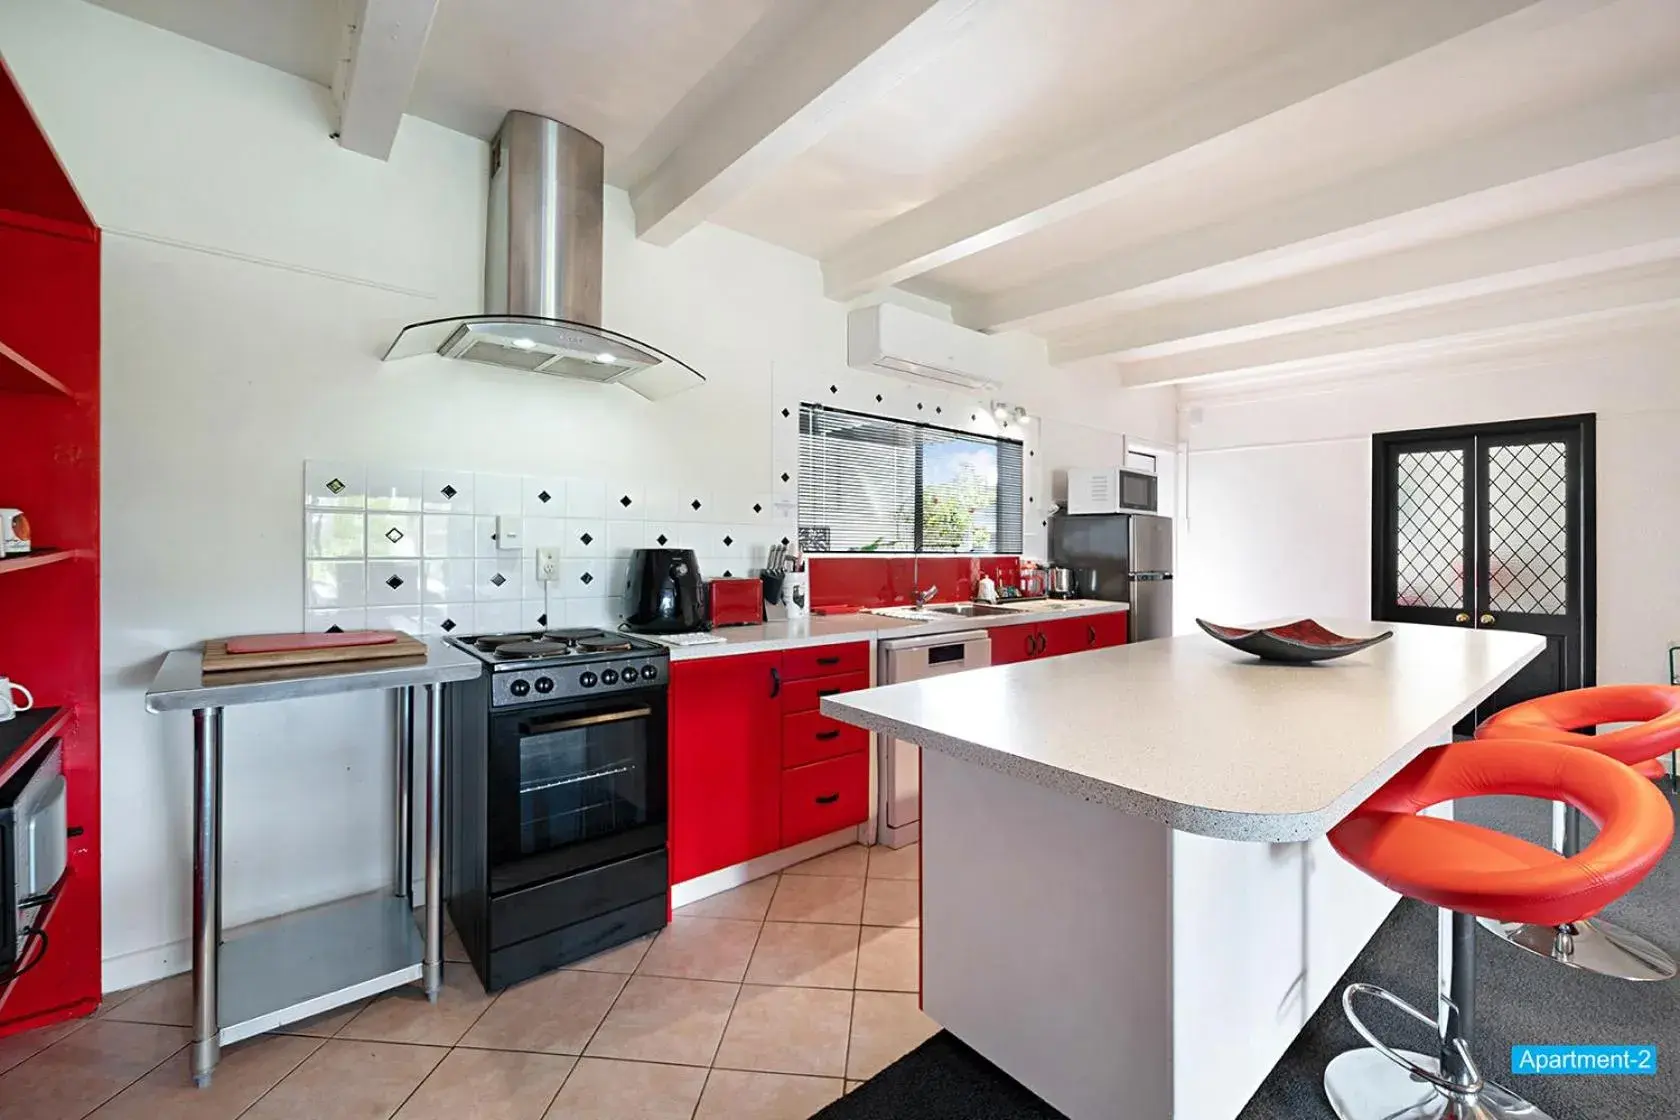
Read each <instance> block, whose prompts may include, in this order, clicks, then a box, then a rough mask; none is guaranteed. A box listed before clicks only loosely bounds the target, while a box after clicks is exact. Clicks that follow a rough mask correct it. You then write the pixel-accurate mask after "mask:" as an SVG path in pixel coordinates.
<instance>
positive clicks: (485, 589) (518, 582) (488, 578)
mask: <svg viewBox="0 0 1680 1120" xmlns="http://www.w3.org/2000/svg"><path fill="white" fill-rule="evenodd" d="M520 567H521V564H520V557H519V555H518V554H517V553H509V554H508V556H507V558H506V559H504V560H475V561H473V594H472V598H473V601H474V602H478V603H483V602H486V601H489V600H496V601H513V602H517V601H519V599H521V598H523V590H524V587H525V579H524V574H523V573H522V572H521V571H520Z"/></svg>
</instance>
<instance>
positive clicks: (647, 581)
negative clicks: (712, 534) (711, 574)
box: [624, 548, 706, 634]
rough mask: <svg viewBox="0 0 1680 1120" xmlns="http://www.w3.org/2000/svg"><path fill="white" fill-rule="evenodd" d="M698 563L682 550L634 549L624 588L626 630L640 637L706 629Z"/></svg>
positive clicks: (689, 551)
mask: <svg viewBox="0 0 1680 1120" xmlns="http://www.w3.org/2000/svg"><path fill="white" fill-rule="evenodd" d="M700 588H701V584H700V563H699V561H697V560H695V559H694V552H693V551H692V550H691V549H686V548H638V549H636V552H635V555H633V556H632V557H631V558H630V583H629V586H627V587H626V588H625V602H624V605H625V609H626V610H627V611H628V612H629V617H628V618H626V619H625V622H624V625H625V628H626V629H628V630H636V631H640V632H641V633H644V634H686V633H689V632H691V631H695V630H704V629H706V610H705V603H704V601H703V600H702V598H701V590H700Z"/></svg>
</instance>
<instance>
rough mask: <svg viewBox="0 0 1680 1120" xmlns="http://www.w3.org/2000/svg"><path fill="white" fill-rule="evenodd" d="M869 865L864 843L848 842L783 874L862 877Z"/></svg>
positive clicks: (867, 850)
mask: <svg viewBox="0 0 1680 1120" xmlns="http://www.w3.org/2000/svg"><path fill="white" fill-rule="evenodd" d="M868 867H869V849H868V848H866V847H864V846H863V845H862V844H848V845H847V846H846V847H844V848H836V849H834V851H832V852H824V853H823V854H822V855H820V856H816V857H814V858H812V859H808V860H806V861H805V862H804V863H796V864H794V865H793V866H792V867H790V868H788V869H787V870H786V871H783V872H782V874H783V875H838V876H840V877H841V878H848V879H861V878H863V875H864V872H865V871H866V870H867V869H868Z"/></svg>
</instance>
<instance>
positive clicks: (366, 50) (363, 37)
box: [333, 0, 438, 159]
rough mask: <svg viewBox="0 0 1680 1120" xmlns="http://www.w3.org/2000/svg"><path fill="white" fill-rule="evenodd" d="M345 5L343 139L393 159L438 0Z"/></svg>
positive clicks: (340, 93) (338, 97) (340, 88)
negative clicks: (400, 127) (392, 155)
mask: <svg viewBox="0 0 1680 1120" xmlns="http://www.w3.org/2000/svg"><path fill="white" fill-rule="evenodd" d="M344 7H345V13H346V16H347V22H346V24H345V44H346V46H345V50H344V53H343V54H342V55H341V56H340V58H339V63H338V70H337V74H336V76H335V77H334V80H333V100H334V101H335V102H336V103H337V105H338V142H339V144H340V145H342V146H343V147H346V148H349V149H350V150H351V151H353V152H360V153H362V154H363V155H366V156H372V157H374V158H375V159H390V158H391V145H393V144H395V143H396V140H397V128H398V126H400V125H401V124H402V118H403V113H404V112H405V111H406V110H407V109H408V98H409V95H410V94H411V93H413V92H414V79H415V78H416V77H417V76H418V75H419V73H420V56H421V54H422V53H423V52H424V51H425V49H426V36H427V34H428V33H429V32H430V31H431V29H432V17H433V16H435V15H436V14H437V8H438V0H345V4H344Z"/></svg>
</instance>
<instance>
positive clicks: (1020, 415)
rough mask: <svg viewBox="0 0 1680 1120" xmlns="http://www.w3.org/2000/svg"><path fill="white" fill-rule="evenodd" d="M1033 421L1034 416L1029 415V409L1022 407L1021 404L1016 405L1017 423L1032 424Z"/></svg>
mask: <svg viewBox="0 0 1680 1120" xmlns="http://www.w3.org/2000/svg"><path fill="white" fill-rule="evenodd" d="M1031 422H1032V417H1031V416H1028V415H1027V410H1026V409H1024V408H1022V407H1021V406H1020V405H1016V406H1015V423H1017V424H1030V423H1031Z"/></svg>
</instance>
